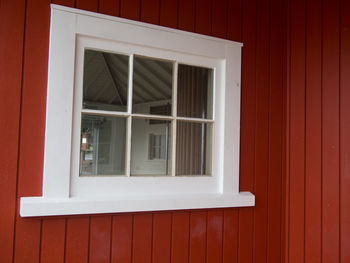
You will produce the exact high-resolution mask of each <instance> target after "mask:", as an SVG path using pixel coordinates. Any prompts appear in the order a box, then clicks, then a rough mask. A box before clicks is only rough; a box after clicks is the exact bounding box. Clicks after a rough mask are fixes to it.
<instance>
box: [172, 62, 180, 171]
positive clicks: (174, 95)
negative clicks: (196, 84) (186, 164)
mask: <svg viewBox="0 0 350 263" xmlns="http://www.w3.org/2000/svg"><path fill="white" fill-rule="evenodd" d="M178 67H179V64H178V63H177V62H176V61H175V63H174V65H173V83H172V84H173V85H172V87H173V94H172V96H173V97H172V101H173V103H172V116H173V117H174V118H175V117H176V116H177V74H178ZM176 126H177V121H176V120H174V121H173V122H172V123H171V129H172V130H171V134H172V137H171V138H172V140H171V176H176Z"/></svg>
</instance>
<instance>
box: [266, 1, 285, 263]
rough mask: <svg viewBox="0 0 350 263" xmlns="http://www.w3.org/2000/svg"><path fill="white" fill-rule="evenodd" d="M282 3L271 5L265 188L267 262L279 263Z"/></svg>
mask: <svg viewBox="0 0 350 263" xmlns="http://www.w3.org/2000/svg"><path fill="white" fill-rule="evenodd" d="M282 21H283V3H282V2H281V1H279V0H271V2H270V22H269V24H270V25H269V27H270V29H269V30H270V37H269V60H270V62H269V64H270V65H269V67H270V72H269V93H270V98H269V106H268V107H269V135H268V136H269V157H268V160H269V161H268V171H269V172H268V189H267V259H266V261H267V262H269V263H277V262H281V249H282V246H281V225H282V217H281V215H282V200H281V196H282V156H283V148H282V140H283V127H282V126H281V125H280V124H281V123H283V100H282V98H283V89H282V88H281V87H282V86H283V23H282Z"/></svg>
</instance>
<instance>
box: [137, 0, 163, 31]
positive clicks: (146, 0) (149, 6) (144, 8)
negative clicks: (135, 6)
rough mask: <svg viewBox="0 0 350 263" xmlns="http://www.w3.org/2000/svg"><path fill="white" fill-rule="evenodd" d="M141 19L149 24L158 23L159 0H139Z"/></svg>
mask: <svg viewBox="0 0 350 263" xmlns="http://www.w3.org/2000/svg"><path fill="white" fill-rule="evenodd" d="M141 21H142V22H146V23H151V24H156V25H158V24H159V0H142V1H141Z"/></svg>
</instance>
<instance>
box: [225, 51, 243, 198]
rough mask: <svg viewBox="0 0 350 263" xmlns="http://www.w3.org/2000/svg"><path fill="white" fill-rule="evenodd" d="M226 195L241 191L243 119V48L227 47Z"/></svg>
mask: <svg viewBox="0 0 350 263" xmlns="http://www.w3.org/2000/svg"><path fill="white" fill-rule="evenodd" d="M226 54H227V55H226V56H227V57H228V58H230V59H228V60H227V63H226V74H225V75H226V89H225V129H224V131H225V134H224V138H225V148H224V165H223V167H224V171H223V173H224V175H225V176H224V177H223V182H222V184H223V185H222V189H223V192H224V193H238V191H239V145H240V121H241V120H240V117H241V114H240V112H241V48H236V47H235V48H234V47H232V46H230V45H226ZM226 142H229V143H226Z"/></svg>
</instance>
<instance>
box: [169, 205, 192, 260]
mask: <svg viewBox="0 0 350 263" xmlns="http://www.w3.org/2000/svg"><path fill="white" fill-rule="evenodd" d="M189 230H190V213H189V212H187V211H186V212H174V213H173V219H172V229H171V233H172V234H171V235H172V237H171V244H172V247H171V262H173V263H186V262H188V255H189V237H190V232H189Z"/></svg>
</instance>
